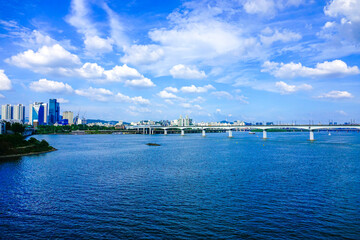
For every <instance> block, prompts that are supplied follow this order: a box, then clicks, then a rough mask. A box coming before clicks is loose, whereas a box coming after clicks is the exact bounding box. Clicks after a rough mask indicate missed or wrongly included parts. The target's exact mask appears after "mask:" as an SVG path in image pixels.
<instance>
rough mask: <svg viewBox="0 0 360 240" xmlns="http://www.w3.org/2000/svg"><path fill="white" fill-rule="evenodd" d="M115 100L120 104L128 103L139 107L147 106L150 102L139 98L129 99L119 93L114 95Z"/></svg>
mask: <svg viewBox="0 0 360 240" xmlns="http://www.w3.org/2000/svg"><path fill="white" fill-rule="evenodd" d="M115 100H117V101H120V102H128V103H134V104H141V105H148V104H150V101H149V100H148V99H145V98H143V97H141V96H138V97H129V96H126V95H124V94H121V93H117V94H116V95H115Z"/></svg>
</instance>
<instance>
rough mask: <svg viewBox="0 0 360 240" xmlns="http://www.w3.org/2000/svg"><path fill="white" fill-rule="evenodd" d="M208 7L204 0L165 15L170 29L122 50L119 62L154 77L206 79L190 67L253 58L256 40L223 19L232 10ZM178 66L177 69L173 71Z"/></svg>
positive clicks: (158, 30) (164, 29)
mask: <svg viewBox="0 0 360 240" xmlns="http://www.w3.org/2000/svg"><path fill="white" fill-rule="evenodd" d="M214 4H215V5H216V4H217V3H214ZM210 5H212V4H208V3H207V2H205V1H204V2H195V1H193V2H187V3H184V4H183V7H184V8H185V9H186V10H185V11H183V9H176V10H175V11H174V12H172V13H171V14H170V15H169V16H168V20H169V24H168V26H169V27H165V28H154V29H152V30H150V31H149V32H148V36H149V38H150V40H151V41H152V42H151V43H150V44H148V45H138V44H135V45H133V46H131V47H129V48H125V56H124V57H123V58H121V60H122V61H123V62H125V63H132V64H136V65H137V67H139V68H141V69H143V70H146V71H151V72H153V73H154V74H156V75H157V76H165V75H169V74H170V75H171V74H173V75H174V77H176V78H177V77H179V78H196V79H199V78H205V77H206V74H205V72H203V71H199V70H197V69H196V68H194V67H192V66H197V65H201V66H204V65H206V66H218V65H220V64H222V63H224V62H236V61H238V57H241V58H242V59H248V58H252V57H253V55H255V54H256V53H258V52H261V51H258V48H259V46H260V44H259V43H258V42H257V39H256V38H255V37H250V36H249V34H247V33H245V31H244V29H242V28H241V27H240V26H239V25H238V24H233V23H231V22H229V21H228V19H224V15H226V13H225V11H228V12H227V13H229V14H230V13H231V11H232V9H226V10H225V9H222V10H223V11H224V12H222V11H220V8H217V7H214V6H210ZM260 47H261V46H260ZM254 52H256V53H254ZM179 63H181V65H180V66H178V68H180V69H179V70H178V69H177V68H176V67H175V68H174V69H172V68H173V67H174V66H176V65H179ZM170 69H172V71H171V72H172V73H171V72H170V71H169V70H170Z"/></svg>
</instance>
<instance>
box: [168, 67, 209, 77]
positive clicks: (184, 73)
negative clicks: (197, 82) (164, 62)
mask: <svg viewBox="0 0 360 240" xmlns="http://www.w3.org/2000/svg"><path fill="white" fill-rule="evenodd" d="M170 74H171V76H172V77H173V78H182V79H202V78H205V77H206V74H205V72H204V71H199V70H197V69H196V68H194V67H193V68H191V67H188V66H185V65H183V64H178V65H175V66H173V67H172V68H171V69H170Z"/></svg>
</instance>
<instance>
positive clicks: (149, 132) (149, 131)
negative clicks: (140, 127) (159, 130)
mask: <svg viewBox="0 0 360 240" xmlns="http://www.w3.org/2000/svg"><path fill="white" fill-rule="evenodd" d="M149 135H151V128H150V127H149Z"/></svg>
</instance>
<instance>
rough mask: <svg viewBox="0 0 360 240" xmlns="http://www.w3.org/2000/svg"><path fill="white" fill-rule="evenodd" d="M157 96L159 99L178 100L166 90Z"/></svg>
mask: <svg viewBox="0 0 360 240" xmlns="http://www.w3.org/2000/svg"><path fill="white" fill-rule="evenodd" d="M157 95H158V96H159V97H161V98H178V96H176V95H175V94H173V93H169V92H167V91H166V90H163V91H161V92H159V93H158V94H157Z"/></svg>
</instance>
